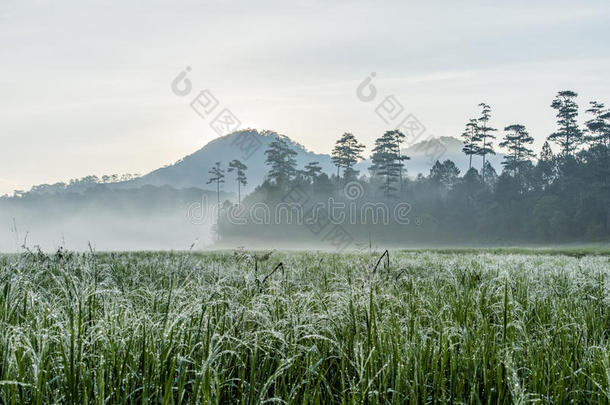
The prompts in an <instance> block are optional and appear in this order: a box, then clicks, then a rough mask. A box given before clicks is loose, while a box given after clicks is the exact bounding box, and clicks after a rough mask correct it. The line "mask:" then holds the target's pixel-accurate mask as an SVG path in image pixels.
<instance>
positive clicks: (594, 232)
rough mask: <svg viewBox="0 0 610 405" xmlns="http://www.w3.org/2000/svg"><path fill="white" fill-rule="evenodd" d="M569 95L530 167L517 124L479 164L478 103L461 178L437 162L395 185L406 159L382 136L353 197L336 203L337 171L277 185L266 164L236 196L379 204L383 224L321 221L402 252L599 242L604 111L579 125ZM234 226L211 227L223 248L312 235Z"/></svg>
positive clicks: (609, 170)
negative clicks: (496, 159)
mask: <svg viewBox="0 0 610 405" xmlns="http://www.w3.org/2000/svg"><path fill="white" fill-rule="evenodd" d="M576 97H577V95H576V93H574V92H572V91H561V92H559V93H558V95H557V97H556V99H555V100H554V101H553V103H552V107H553V108H554V109H556V110H557V118H558V121H557V126H558V129H557V131H556V132H554V133H552V134H550V135H549V136H548V141H550V142H556V143H557V144H558V145H559V146H560V148H561V149H560V151H559V153H557V154H554V153H553V151H552V150H551V146H550V144H549V142H545V144H544V145H543V147H542V151H541V153H540V154H539V158H538V160H537V161H535V160H534V157H535V156H534V154H533V151H532V149H531V144H532V142H533V137H532V136H531V135H530V134H529V132H528V131H527V129H526V127H525V126H524V125H523V124H519V123H513V124H510V125H507V126H505V127H504V134H503V138H502V141H501V142H500V143H499V146H500V147H502V148H504V149H505V152H506V154H505V157H504V162H502V163H503V166H504V170H503V171H502V172H501V173H500V174H498V173H497V172H496V170H495V169H494V168H493V167H492V166H491V165H490V164H489V161H487V160H486V156H487V155H489V154H493V153H495V150H494V146H493V144H492V141H493V139H495V138H496V135H494V132H496V129H495V128H493V127H492V126H491V125H492V124H491V107H490V106H489V105H487V104H485V103H481V104H480V105H479V106H480V107H481V108H482V111H481V116H480V117H479V118H477V119H471V120H469V122H468V124H467V125H466V130H465V132H464V134H463V135H462V137H463V140H464V148H463V152H464V153H465V155H466V157H467V158H468V160H469V166H470V169H469V170H468V171H467V172H466V173H460V170H459V169H458V167H457V165H456V164H455V163H454V162H453V161H451V160H445V161H443V162H441V161H436V162H435V163H434V164H433V165H432V168H431V169H430V172H429V174H428V175H427V176H423V175H422V176H418V177H417V178H415V179H409V178H405V179H403V177H402V175H403V169H405V168H406V166H407V165H405V163H404V162H405V161H406V160H407V159H408V157H407V156H404V155H402V154H401V152H400V144H401V142H403V141H404V138H405V136H404V135H403V134H401V133H399V132H398V131H386V132H385V133H384V134H383V135H382V136H380V137H379V138H378V139H377V140H376V141H375V145H374V148H373V149H372V154H371V161H372V165H371V166H370V168H369V171H370V176H369V177H367V176H365V175H363V176H361V177H360V178H358V179H355V178H352V181H357V182H358V183H359V185H360V188H361V190H362V192H361V193H360V192H359V193H358V196H357V197H358V198H357V199H354V198H349V197H348V198H346V196H345V192H344V190H343V188H344V186H345V184H346V183H345V176H344V178H341V177H340V176H339V174H340V173H339V172H338V175H337V176H332V177H328V176H327V175H326V174H324V173H321V174H317V173H316V174H315V175H314V174H311V175H303V176H299V175H292V176H284V177H282V183H281V184H280V182H279V181H277V180H276V179H275V178H276V177H277V176H275V175H274V174H273V173H275V172H274V170H275V169H274V166H272V170H271V172H270V175H269V179H270V180H269V181H267V182H265V183H263V184H262V185H261V186H260V187H258V188H257V189H256V190H255V192H254V193H252V194H251V195H250V196H248V197H246V198H245V200H244V203H245V205H246V206H253V205H254V204H258V203H264V204H265V206H266V207H270V210H271V212H273V211H274V209H275V207H277V206H278V204H281V203H283V202H284V198H285V196H286V195H287V193H288V192H289V190H291V189H294V188H299V189H301V190H302V191H303V192H304V193H306V194H307V195H308V196H309V197H310V198H309V200H308V202H309V205H310V206H314V205H315V206H322V207H323V208H324V209H327V210H328V211H329V212H330V208H329V205H330V201H331V199H332V202H338V203H339V204H343V206H344V207H351V206H353V205H354V204H355V208H356V212H361V211H362V207H364V206H366V205H367V204H368V206H369V207H370V206H371V204H376V205H375V206H376V207H379V204H381V205H382V206H383V207H387V210H386V212H387V213H388V214H390V215H387V217H389V221H381V222H380V221H374V220H373V221H371V220H369V221H368V222H366V221H364V220H363V219H362V217H361V216H358V215H356V216H352V215H351V214H350V213H346V214H350V215H346V216H345V218H346V219H347V220H342V219H340V218H331V219H334V220H335V223H340V224H341V226H342V227H343V228H345V229H346V230H347V232H348V233H349V234H350V235H352V237H353V239H354V240H356V241H357V242H359V243H360V245H361V246H365V245H367V244H371V242H373V243H378V244H381V245H384V246H387V245H391V246H394V247H403V246H405V244H417V245H419V246H426V245H431V244H444V245H455V244H471V245H472V244H477V245H481V244H483V245H496V246H497V245H502V244H521V243H558V242H562V243H575V242H602V241H609V240H610V153H609V148H610V110H608V109H606V108H605V106H604V105H603V104H601V103H599V102H591V108H589V109H588V110H587V114H588V115H589V116H590V117H591V118H590V119H589V120H587V121H586V122H585V128H584V129H580V128H579V127H578V123H577V118H578V105H577V104H576V101H575V99H576ZM583 134H585V135H583ZM347 140H349V141H350V142H351V143H350V142H347ZM348 143H349V144H350V145H359V144H358V142H357V141H356V139H355V137H354V136H353V135H352V134H344V135H343V136H342V137H341V138H340V139H339V141H337V145H336V146H335V149H334V150H333V156H334V157H335V162H336V163H337V165H338V168H339V167H344V168H345V170H344V172H345V173H346V174H347V173H348V169H350V168H351V165H353V164H354V163H355V162H357V160H358V158H359V155H358V153H359V152H358V151H360V149H359V148H360V146H361V145H360V146H358V148H357V151H356V152H354V151H353V149H354V148H352V147H346V146H345V145H346V144H348ZM346 148H347V149H349V153H348V152H346ZM343 155H346V156H348V155H349V156H351V157H352V158H350V159H349V164H345V163H341V162H343V161H344V160H341V159H342V158H341V156H343ZM473 155H480V156H482V160H483V162H482V166H481V168H480V169H477V168H475V167H473V164H472V156H473ZM341 165H343V166H341ZM306 172H307V169H306ZM352 174H353V172H352ZM398 183H400V186H398ZM401 203H402V204H408V205H409V206H410V208H411V209H410V213H409V217H408V218H407V220H405V218H402V219H403V220H402V221H398V220H397V219H396V217H395V216H393V215H391V213H392V210H393V209H395V208H396V206H397V205H398V204H401ZM346 210H347V208H346V209H345V210H344V211H346ZM328 215H329V216H331V214H330V213H329V214H328ZM305 219H306V218H305ZM221 220H222V218H221ZM244 221H245V222H243V221H242V222H240V224H239V226H235V224H233V223H231V222H230V221H225V223H224V224H221V226H220V227H219V228H218V229H219V231H220V233H221V236H222V238H223V239H224V240H225V242H228V243H231V242H235V241H237V242H238V243H247V237H251V236H254V235H256V240H260V239H265V238H268V239H269V240H277V236H278V235H280V234H281V235H282V236H281V238H280V239H282V240H287V239H290V240H293V239H298V240H312V239H316V238H318V237H317V235H313V234H312V232H310V231H309V230H308V229H307V228H306V227H303V226H301V223H302V222H303V221H300V222H299V223H297V224H296V225H297V226H296V227H295V226H294V225H295V223H294V221H293V222H292V223H289V221H283V222H282V221H279V222H278V221H273V220H272V221H271V222H272V224H271V225H275V228H273V231H269V229H270V227H269V225H270V224H269V222H267V223H264V224H260V223H259V224H257V223H252V221H249V218H246V219H244ZM261 227H265V232H263V230H262V228H261ZM291 227H292V229H291ZM248 228H251V229H248ZM236 238H237V239H236ZM318 239H319V238H318Z"/></svg>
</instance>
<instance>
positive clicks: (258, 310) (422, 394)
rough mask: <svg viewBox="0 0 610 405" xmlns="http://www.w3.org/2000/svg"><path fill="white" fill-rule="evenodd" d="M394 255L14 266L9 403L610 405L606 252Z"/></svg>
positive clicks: (9, 288)
mask: <svg viewBox="0 0 610 405" xmlns="http://www.w3.org/2000/svg"><path fill="white" fill-rule="evenodd" d="M380 254H381V252H377V253H353V254H344V255H336V254H323V253H275V254H273V255H272V256H271V257H270V258H269V259H268V260H266V261H262V262H259V263H258V267H259V269H258V272H259V274H258V275H257V274H255V264H254V261H253V260H252V256H249V255H247V254H240V255H231V254H230V253H208V254H187V253H184V254H183V253H124V254H66V253H65V252H63V253H62V254H58V255H52V256H46V255H43V254H31V253H28V254H25V255H22V256H0V325H1V326H0V402H1V403H3V404H47V403H69V404H75V403H97V404H131V403H164V404H190V403H216V404H220V403H236V404H260V403H294V404H328V403H341V404H356V403H357V404H362V403H365V404H381V403H383V404H387V403H447V402H450V403H485V404H488V403H494V404H496V403H528V402H542V403H570V402H571V403H599V404H607V403H608V402H609V401H610V351H609V349H610V343H609V340H608V339H609V333H610V308H609V306H610V299H609V296H610V294H609V289H610V280H609V277H608V273H609V270H610V263H609V259H608V257H607V256H585V257H568V256H562V255H553V256H547V255H519V254H515V253H511V254H492V253H489V252H484V253H477V252H456V253H447V252H445V253H442V254H441V253H435V252H391V258H392V260H391V262H390V266H389V268H388V269H385V268H384V269H383V270H382V271H381V270H380V271H377V272H373V271H372V269H373V267H374V265H375V263H376V262H377V260H378V258H379V256H380ZM279 262H282V263H283V267H284V270H285V271H284V272H283V273H282V272H275V273H273V274H272V275H271V276H270V277H269V278H268V279H267V280H266V282H265V283H257V281H256V280H257V279H258V278H260V277H262V276H261V275H267V274H269V273H270V272H271V271H272V270H273V268H274V267H276V266H277V265H278V263H279Z"/></svg>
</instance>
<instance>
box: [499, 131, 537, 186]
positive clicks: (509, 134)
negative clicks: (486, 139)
mask: <svg viewBox="0 0 610 405" xmlns="http://www.w3.org/2000/svg"><path fill="white" fill-rule="evenodd" d="M504 131H506V134H505V135H504V141H503V142H500V146H501V147H503V148H506V149H508V154H507V155H506V156H504V161H503V162H502V164H503V165H504V167H505V168H506V169H507V170H512V171H513V173H514V174H515V175H517V173H518V172H519V168H520V167H521V166H523V164H524V163H525V162H529V161H530V159H531V158H533V157H534V156H535V155H534V151H532V150H531V149H529V148H528V147H527V145H531V144H532V143H533V142H534V138H532V137H531V136H530V134H529V133H528V132H527V130H526V129H525V127H524V126H523V125H521V124H513V125H509V126H507V127H505V128H504Z"/></svg>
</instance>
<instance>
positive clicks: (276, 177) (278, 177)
mask: <svg viewBox="0 0 610 405" xmlns="http://www.w3.org/2000/svg"><path fill="white" fill-rule="evenodd" d="M265 155H267V159H266V160H265V163H266V164H268V165H270V166H271V170H269V178H270V179H272V180H273V181H274V182H275V184H277V185H278V186H281V187H283V186H285V185H286V184H287V183H288V182H289V181H290V179H291V178H292V176H294V174H295V173H296V159H295V156H296V155H297V152H295V151H294V150H292V149H291V148H290V145H289V144H288V142H287V141H286V139H285V138H284V137H280V136H278V137H276V138H275V140H274V141H273V142H271V143H270V144H269V148H268V149H267V150H266V151H265Z"/></svg>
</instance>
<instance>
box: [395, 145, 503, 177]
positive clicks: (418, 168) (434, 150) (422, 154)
mask: <svg viewBox="0 0 610 405" xmlns="http://www.w3.org/2000/svg"><path fill="white" fill-rule="evenodd" d="M463 146H464V144H463V143H462V141H461V140H459V139H457V138H454V137H451V136H441V137H438V138H431V139H429V140H425V141H421V142H418V143H416V144H414V145H411V146H409V147H408V148H406V149H404V150H403V151H402V152H403V153H404V154H405V155H406V156H409V157H410V158H411V159H410V160H407V161H406V162H405V165H406V167H407V172H408V173H409V175H410V176H413V177H414V176H416V175H417V174H418V173H422V174H425V175H427V174H428V173H429V172H430V168H431V167H432V165H434V163H435V162H436V161H437V160H440V161H441V162H442V161H445V160H447V159H449V160H452V161H453V162H454V163H455V164H456V166H457V167H458V168H459V169H460V171H461V172H462V174H464V173H466V172H467V171H468V157H467V156H466V155H464V152H462V147H463ZM503 158H504V155H503V154H501V153H498V154H496V155H488V156H486V157H485V159H486V160H488V161H489V163H491V165H492V166H493V167H494V168H495V169H496V171H497V172H498V173H500V171H501V170H502V165H501V162H502V160H503ZM482 159H483V158H482V157H481V156H473V157H472V166H473V167H474V168H476V169H477V170H480V169H481V166H482V164H483V160H482Z"/></svg>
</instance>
